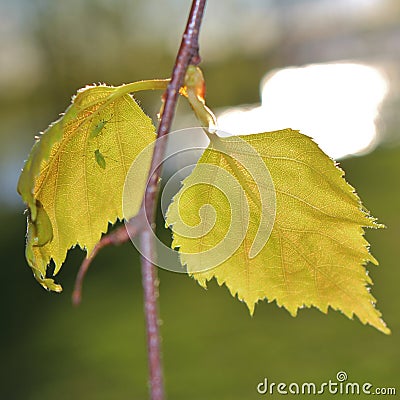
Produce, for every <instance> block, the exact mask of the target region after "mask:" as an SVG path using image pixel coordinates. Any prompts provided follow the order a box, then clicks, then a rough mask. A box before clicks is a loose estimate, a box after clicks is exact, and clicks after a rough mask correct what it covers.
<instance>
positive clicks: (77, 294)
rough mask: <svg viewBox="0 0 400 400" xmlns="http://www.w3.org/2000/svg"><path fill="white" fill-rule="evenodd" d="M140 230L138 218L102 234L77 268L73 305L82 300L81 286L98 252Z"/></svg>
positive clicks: (115, 244)
mask: <svg viewBox="0 0 400 400" xmlns="http://www.w3.org/2000/svg"><path fill="white" fill-rule="evenodd" d="M139 230H140V224H139V223H138V220H136V219H133V220H131V221H129V223H128V224H126V225H123V226H120V227H119V228H117V229H115V230H114V231H112V232H111V233H109V234H108V235H106V236H103V237H102V238H101V240H100V241H99V242H98V243H97V244H96V246H95V247H94V249H93V250H92V252H91V253H90V255H89V257H88V258H85V259H84V260H83V262H82V264H81V266H80V268H79V271H78V274H77V275H76V279H75V286H74V291H73V292H72V303H73V304H74V306H78V305H79V304H80V303H81V300H82V287H83V281H84V279H85V276H86V273H87V271H88V269H89V267H90V264H91V263H92V261H93V260H94V259H95V257H96V256H97V254H98V252H99V251H100V250H101V249H102V248H103V247H106V246H109V245H111V244H112V245H114V246H117V245H120V244H122V243H125V242H127V241H128V240H129V239H130V238H131V237H134V236H136V235H137V233H138V232H139Z"/></svg>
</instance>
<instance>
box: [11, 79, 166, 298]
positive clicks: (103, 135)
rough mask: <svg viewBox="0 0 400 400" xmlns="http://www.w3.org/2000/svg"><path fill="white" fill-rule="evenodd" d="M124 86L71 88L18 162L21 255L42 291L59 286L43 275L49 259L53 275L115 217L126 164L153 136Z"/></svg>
mask: <svg viewBox="0 0 400 400" xmlns="http://www.w3.org/2000/svg"><path fill="white" fill-rule="evenodd" d="M155 82H156V84H158V85H159V86H165V84H166V83H165V81H155ZM144 83H145V85H142V86H144V87H146V84H148V83H147V82H146V81H144ZM138 84H139V85H140V84H141V83H140V82H139V83H138ZM131 85H135V84H131ZM153 86H154V85H153ZM129 88H130V87H129V86H125V87H124V86H122V87H117V88H114V87H107V86H91V87H86V88H84V89H81V90H80V91H78V94H77V95H76V96H75V97H74V98H73V101H72V104H71V105H70V107H69V108H68V109H67V111H66V112H65V114H64V115H63V116H62V117H61V118H60V119H59V120H58V121H56V122H55V123H53V124H52V125H50V127H49V128H48V129H47V130H46V131H45V132H44V133H43V134H42V135H40V138H39V139H38V140H37V142H36V143H35V145H34V146H33V148H32V151H31V153H30V155H29V158H28V160H27V161H26V163H25V166H24V168H23V171H22V173H21V176H20V179H19V182H18V192H19V193H20V194H21V196H22V198H23V200H24V201H25V203H26V204H27V205H28V209H29V211H28V232H27V243H26V259H27V261H28V264H29V266H30V267H31V268H32V269H33V272H34V275H35V277H36V279H37V280H38V281H39V282H40V283H41V284H42V286H44V287H46V288H47V289H50V290H55V291H61V286H60V285H57V284H55V283H54V282H53V280H52V279H50V278H48V277H46V270H47V266H48V265H49V263H50V261H51V260H53V261H54V263H55V272H54V273H55V274H56V273H57V272H58V271H59V269H60V267H61V265H62V263H63V262H64V260H65V257H66V253H67V250H68V249H70V248H71V247H73V246H75V245H79V246H80V247H81V248H82V249H86V251H87V253H88V254H89V253H90V252H91V250H92V249H93V247H94V246H95V244H96V243H97V242H98V241H99V239H100V237H101V235H102V233H104V232H106V231H107V228H108V225H109V223H114V222H116V220H117V219H121V218H122V191H123V185H124V182H125V177H126V175H127V172H128V170H129V167H130V165H131V164H132V162H133V160H134V159H135V158H136V157H137V155H138V154H139V153H140V152H141V151H142V150H143V149H144V148H145V147H146V146H147V145H149V144H151V143H152V142H153V141H154V140H155V128H154V126H153V124H152V122H151V119H150V118H149V117H148V116H146V115H145V114H144V112H143V111H142V110H141V108H140V107H139V106H138V104H137V103H136V102H135V100H134V99H133V98H132V97H131V96H130V95H129V94H128V93H127V92H128V90H129ZM146 88H147V87H146ZM155 88H158V87H155ZM150 161H151V160H150V158H149V157H148V160H147V162H145V163H143V165H142V166H141V168H143V176H147V173H148V170H149V167H150ZM144 184H145V182H144V180H143V182H138V185H137V190H136V191H135V193H134V196H133V197H132V199H130V200H131V210H136V212H137V211H138V210H139V207H140V204H141V201H142V197H143V193H144Z"/></svg>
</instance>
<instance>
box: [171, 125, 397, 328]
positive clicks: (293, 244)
mask: <svg viewBox="0 0 400 400" xmlns="http://www.w3.org/2000/svg"><path fill="white" fill-rule="evenodd" d="M249 148H251V149H253V150H252V151H249V150H248V149H249ZM252 152H253V153H252ZM247 159H249V160H250V159H252V161H251V162H249V161H248V160H247ZM263 171H267V172H263ZM268 172H269V174H270V175H269V174H268ZM263 174H264V178H262V176H263ZM343 175H344V173H343V171H342V170H341V169H340V168H339V167H338V166H337V165H335V163H334V162H333V161H332V160H331V159H330V158H329V157H328V156H327V155H325V154H324V153H323V152H322V151H321V150H320V149H319V148H318V146H317V145H316V144H315V143H314V142H313V141H312V140H311V139H310V138H309V137H307V136H305V135H302V134H301V133H299V132H297V131H293V130H291V129H286V130H282V131H275V132H268V133H260V134H254V135H248V136H247V135H246V136H236V137H229V138H219V137H217V136H215V135H214V138H212V140H211V143H210V145H209V147H208V148H207V149H206V150H205V152H204V153H203V155H202V157H201V158H200V160H199V162H198V164H197V165H196V167H195V169H194V170H193V172H192V174H191V175H190V176H189V177H187V178H186V179H185V180H184V181H183V186H182V188H181V190H180V191H179V192H178V194H177V195H176V196H175V197H174V201H173V203H171V205H170V207H169V210H168V214H167V224H168V225H170V226H171V227H172V230H173V243H172V247H173V248H178V249H179V252H180V259H181V262H182V264H183V265H185V266H186V268H187V271H188V273H189V274H190V275H192V276H193V277H194V278H195V279H196V280H197V281H198V282H199V284H200V285H202V286H203V287H206V285H207V281H209V280H211V279H212V278H215V279H216V280H217V282H218V284H219V285H223V284H225V285H226V286H227V287H228V288H229V290H230V292H231V294H232V295H233V296H236V295H237V297H238V298H239V299H240V300H242V301H244V302H245V303H246V305H247V306H248V308H249V310H250V313H251V314H253V312H254V307H255V304H256V303H257V302H258V301H259V300H262V299H267V300H268V302H272V301H274V300H275V301H276V303H277V305H278V306H280V307H282V306H283V307H285V308H286V309H287V310H288V311H289V312H290V314H291V315H293V316H295V315H296V314H297V311H298V309H299V308H303V307H311V306H314V307H317V308H318V309H319V310H321V311H322V312H324V313H327V311H328V308H329V307H331V308H333V309H334V310H340V311H341V312H342V313H343V314H345V315H346V316H347V317H349V318H352V317H353V315H356V316H357V317H358V318H359V319H360V321H361V322H362V323H363V324H367V323H368V324H370V325H372V326H374V327H375V328H377V329H379V330H380V331H382V332H384V333H386V334H387V333H390V330H389V329H388V328H387V326H386V325H385V323H384V322H383V321H382V319H381V314H380V312H379V311H378V310H377V309H376V308H375V299H374V297H373V296H372V295H371V293H370V291H369V287H368V285H371V284H372V281H371V278H370V277H369V276H368V273H367V271H366V268H365V264H366V263H367V262H369V261H370V262H372V263H374V264H377V261H376V260H375V258H374V257H373V256H372V255H371V254H370V252H369V250H368V248H369V244H368V242H367V241H366V240H365V238H364V228H366V227H368V228H378V227H381V225H379V224H377V223H376V222H375V219H374V218H372V217H371V216H370V215H369V212H368V211H367V210H366V209H365V208H364V207H363V206H362V204H361V201H360V199H359V197H358V195H357V194H356V193H355V191H354V189H353V188H352V187H351V186H350V185H349V184H348V183H347V182H346V181H345V179H344V177H343ZM229 176H230V177H231V178H230V179H231V182H230V183H227V181H228V179H229V178H228V177H229ZM239 189H241V190H239ZM263 193H264V194H265V193H266V197H265V196H264V194H263ZM268 193H269V194H268ZM272 194H274V195H275V197H273V196H272ZM263 196H264V201H263ZM268 196H269V197H268ZM265 199H266V200H267V201H265ZM273 201H276V204H275V205H273V204H272V202H273ZM241 216H242V217H241ZM228 238H229V239H228ZM232 238H239V240H237V243H236V244H235V245H230V241H232ZM216 247H219V249H218V252H217V254H214V253H213V252H212V249H213V248H216ZM221 254H222V255H221Z"/></svg>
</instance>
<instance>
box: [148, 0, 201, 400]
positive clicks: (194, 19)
mask: <svg viewBox="0 0 400 400" xmlns="http://www.w3.org/2000/svg"><path fill="white" fill-rule="evenodd" d="M205 3H206V0H193V1H192V7H191V9H190V13H189V17H188V21H187V25H186V29H185V31H184V33H183V36H182V41H181V45H180V48H179V51H178V54H177V57H176V60H175V65H174V68H173V70H172V75H171V81H170V82H169V84H168V87H167V90H166V92H165V97H164V98H165V102H164V108H163V111H162V115H161V120H160V124H159V125H158V129H157V138H162V137H166V135H167V134H168V133H169V131H170V128H171V124H172V119H173V116H174V113H175V108H176V103H177V99H178V95H179V89H180V87H181V86H182V84H183V81H184V77H185V72H186V69H187V67H188V66H189V64H195V65H197V64H199V62H200V56H199V43H198V37H199V30H200V25H201V21H202V18H203V13H204V8H205ZM156 143H157V144H156V146H155V148H154V153H153V159H152V162H151V167H150V179H149V183H148V185H147V188H146V192H145V195H144V200H143V204H142V212H144V216H145V217H146V218H147V220H148V221H149V222H150V226H152V227H153V228H154V227H155V215H156V204H157V197H158V191H159V180H160V175H161V167H160V165H161V161H162V159H163V156H164V152H165V147H166V143H167V141H166V140H158V141H157V142H156ZM145 226H147V224H145ZM140 243H141V253H142V257H141V263H142V281H143V289H144V310H145V316H146V333H147V350H148V362H149V380H150V382H149V383H150V397H151V399H152V400H163V399H164V384H163V373H162V364H161V343H160V334H159V319H158V307H157V298H158V279H157V270H156V268H155V266H154V265H153V264H152V263H151V262H150V261H149V260H150V259H153V256H154V253H155V245H154V241H153V238H152V235H151V231H150V228H145V229H143V230H142V231H141V232H140Z"/></svg>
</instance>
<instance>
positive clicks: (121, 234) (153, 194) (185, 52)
mask: <svg viewBox="0 0 400 400" xmlns="http://www.w3.org/2000/svg"><path fill="white" fill-rule="evenodd" d="M205 4H206V0H193V1H192V7H191V9H190V13H189V17H188V21H187V25H186V29H185V31H184V33H183V36H182V42H181V45H180V48H179V51H178V54H177V57H176V60H175V64H174V68H173V70H172V75H171V80H170V83H169V85H168V87H167V90H166V92H165V94H164V97H163V99H164V107H163V110H162V115H161V120H160V124H159V126H158V129H157V138H158V139H160V138H164V140H157V142H156V145H155V147H154V153H153V158H152V162H151V167H150V176H149V180H148V185H147V187H146V192H145V195H144V199H143V204H142V208H141V210H140V212H139V215H138V216H137V217H136V218H134V219H133V220H132V221H129V223H128V224H127V227H126V228H125V226H122V227H120V228H118V229H116V230H115V231H113V232H111V233H110V234H108V235H106V236H104V237H103V238H102V239H101V240H100V241H99V243H97V245H96V246H95V248H94V249H93V251H92V253H91V254H90V256H89V257H88V258H87V259H85V260H84V261H83V263H82V265H81V267H80V269H79V272H78V275H77V277H76V281H75V289H74V292H73V295H72V300H73V303H74V304H75V305H78V304H79V303H80V301H81V297H82V285H83V280H84V277H85V275H86V273H87V271H88V269H89V266H90V264H91V262H92V261H93V259H94V258H95V257H96V255H97V253H98V252H99V251H100V250H101V249H102V248H103V247H106V246H108V245H110V244H114V245H118V244H121V243H124V242H126V241H128V240H129V237H133V236H135V235H137V234H138V235H140V247H141V254H142V257H141V264H142V281H143V290H144V309H145V316H146V333H147V349H148V360H149V381H150V382H149V383H150V397H151V400H163V399H164V384H163V374H162V363H161V343H160V334H159V319H158V307H157V298H158V278H157V271H156V269H155V267H154V265H153V264H152V263H151V262H150V261H149V260H153V259H154V258H155V247H154V238H153V236H152V232H151V228H150V227H152V228H153V229H154V228H155V216H156V204H157V197H158V191H159V180H160V175H161V165H162V159H163V156H164V153H165V148H166V144H167V140H166V136H167V135H168V133H169V131H170V129H171V124H172V120H173V117H174V114H175V108H176V103H177V100H178V95H179V89H180V87H181V86H182V84H183V81H184V77H185V73H186V70H187V67H188V66H189V64H193V65H197V64H199V63H200V56H199V42H198V38H199V30H200V25H201V21H202V18H203V14H204V8H205ZM143 218H146V219H147V221H148V222H149V224H142V223H141V222H140V221H143ZM127 229H128V230H129V234H128V232H127Z"/></svg>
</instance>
